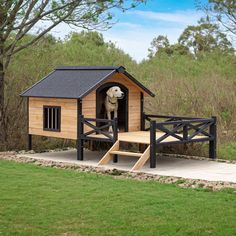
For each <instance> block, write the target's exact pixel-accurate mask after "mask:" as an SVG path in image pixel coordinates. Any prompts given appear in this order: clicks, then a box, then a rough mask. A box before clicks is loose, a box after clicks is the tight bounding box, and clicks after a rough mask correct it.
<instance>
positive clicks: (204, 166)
mask: <svg viewBox="0 0 236 236" xmlns="http://www.w3.org/2000/svg"><path fill="white" fill-rule="evenodd" d="M103 154H104V153H103V152H91V151H85V152H84V159H85V160H84V161H77V160H76V151H75V150H70V151H63V152H47V153H37V154H24V155H22V154H21V155H20V156H25V157H30V158H35V159H43V160H51V161H58V162H67V163H73V164H78V165H89V166H97V163H98V161H99V160H100V159H101V157H102V156H103ZM136 161H137V158H133V157H120V158H119V162H118V163H112V162H110V163H109V164H108V165H105V166H103V167H104V168H106V169H110V168H116V169H119V170H126V171H129V170H130V169H131V167H132V166H133V165H134V163H135V162H136ZM140 171H141V172H145V173H149V174H154V175H163V176H176V177H183V178H189V179H202V180H209V181H228V182H233V183H236V164H228V163H221V162H214V161H207V160H187V159H180V158H172V157H162V158H158V159H157V168H155V169H150V168H149V163H147V164H146V165H145V166H144V167H143V168H142V169H141V170H140Z"/></svg>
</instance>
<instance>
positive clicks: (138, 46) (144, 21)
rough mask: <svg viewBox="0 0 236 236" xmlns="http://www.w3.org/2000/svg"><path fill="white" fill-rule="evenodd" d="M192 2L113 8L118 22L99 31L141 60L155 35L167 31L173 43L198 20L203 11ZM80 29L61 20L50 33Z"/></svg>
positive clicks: (155, 1)
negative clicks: (109, 27)
mask: <svg viewBox="0 0 236 236" xmlns="http://www.w3.org/2000/svg"><path fill="white" fill-rule="evenodd" d="M202 2H206V0H202ZM195 4H196V0H147V3H146V4H140V5H139V6H138V7H136V8H134V9H131V10H128V11H126V12H124V13H123V12H120V11H119V12H118V11H115V12H114V14H115V19H116V21H117V23H116V24H115V25H114V26H113V27H112V28H111V29H109V30H107V31H103V32H102V34H103V36H104V39H105V41H112V42H113V43H115V44H116V46H117V47H118V48H120V49H122V50H123V51H125V52H126V53H128V54H129V55H130V56H131V57H132V58H133V59H135V60H136V61H138V62H140V61H141V60H143V59H144V58H146V57H147V54H148V48H149V47H150V43H151V41H152V39H153V38H154V37H157V36H158V35H166V36H167V37H168V39H169V41H170V42H171V43H175V42H177V39H178V37H179V36H180V34H181V33H182V32H183V30H184V29H185V28H186V27H187V26H188V25H194V24H197V21H198V20H199V19H200V18H201V17H202V16H203V13H202V12H199V11H197V10H196V6H195ZM80 30H81V29H71V28H70V27H69V26H67V25H65V24H61V25H60V26H58V27H57V28H56V29H54V30H53V32H52V34H53V35H55V36H57V37H60V38H64V37H65V36H66V35H67V34H69V33H70V31H80Z"/></svg>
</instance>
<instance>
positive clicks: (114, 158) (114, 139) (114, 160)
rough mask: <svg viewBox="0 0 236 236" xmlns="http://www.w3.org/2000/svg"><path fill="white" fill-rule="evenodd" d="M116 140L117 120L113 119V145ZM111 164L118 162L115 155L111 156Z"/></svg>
mask: <svg viewBox="0 0 236 236" xmlns="http://www.w3.org/2000/svg"><path fill="white" fill-rule="evenodd" d="M117 139H118V119H117V118H115V119H114V125H113V144H114V143H115V142H116V141H117ZM113 162H114V163H117V162H118V155H117V154H115V155H113Z"/></svg>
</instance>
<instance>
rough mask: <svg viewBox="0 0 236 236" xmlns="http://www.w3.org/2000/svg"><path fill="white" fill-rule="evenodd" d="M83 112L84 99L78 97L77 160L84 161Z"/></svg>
mask: <svg viewBox="0 0 236 236" xmlns="http://www.w3.org/2000/svg"><path fill="white" fill-rule="evenodd" d="M81 114H82V101H81V100H79V99H78V102H77V144H76V146H77V160H79V161H83V159H84V147H83V139H82V135H83V133H84V123H83V119H84V116H83V115H81Z"/></svg>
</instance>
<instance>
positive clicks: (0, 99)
mask: <svg viewBox="0 0 236 236" xmlns="http://www.w3.org/2000/svg"><path fill="white" fill-rule="evenodd" d="M4 110H5V109H4V66H3V62H2V61H0V149H1V148H3V145H4V142H5V140H6V130H5V125H4V116H5V114H4Z"/></svg>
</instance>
